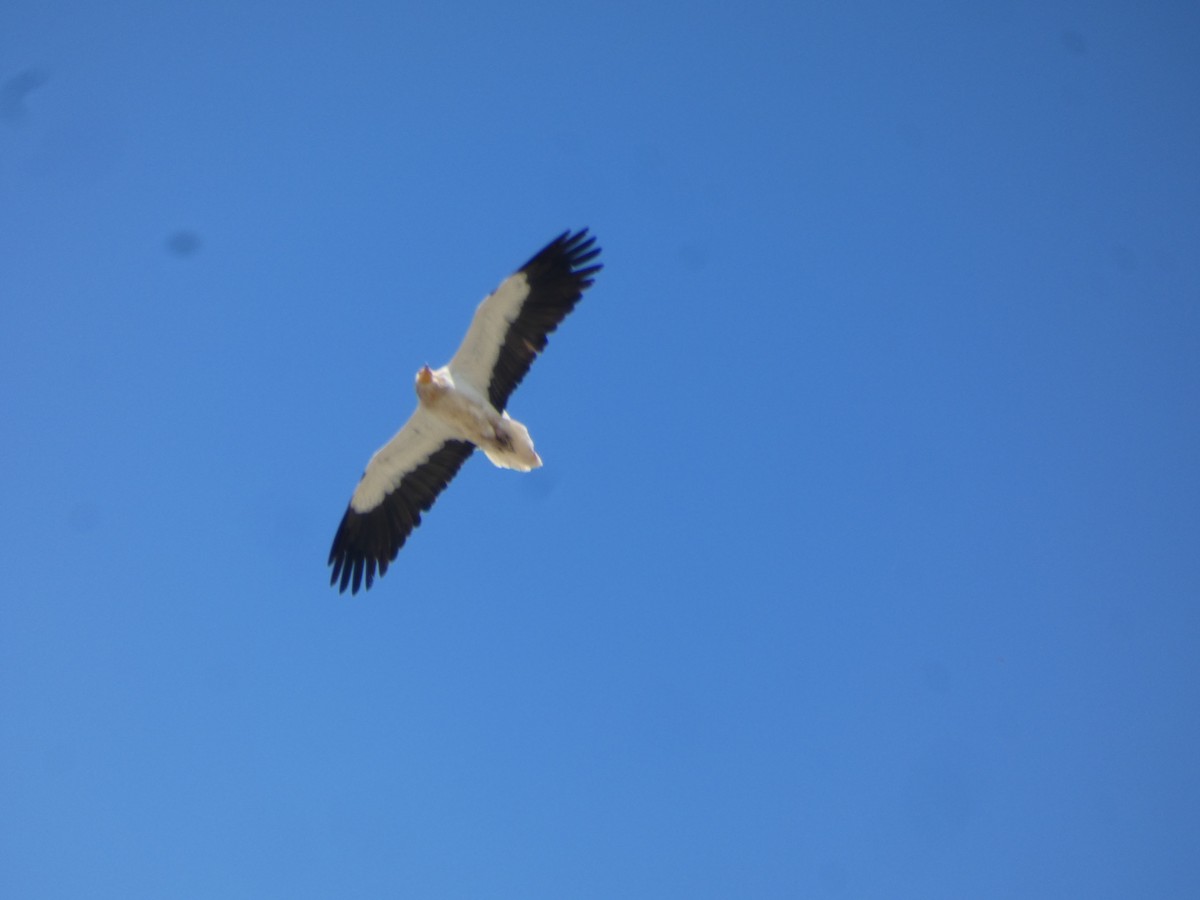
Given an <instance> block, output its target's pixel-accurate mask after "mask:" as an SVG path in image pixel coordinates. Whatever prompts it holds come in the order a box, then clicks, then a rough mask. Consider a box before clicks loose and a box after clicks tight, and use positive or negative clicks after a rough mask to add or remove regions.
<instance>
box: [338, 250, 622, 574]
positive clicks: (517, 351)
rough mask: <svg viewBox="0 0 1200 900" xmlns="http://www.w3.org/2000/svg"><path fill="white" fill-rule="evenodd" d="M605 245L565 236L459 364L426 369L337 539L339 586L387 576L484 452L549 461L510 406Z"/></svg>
mask: <svg viewBox="0 0 1200 900" xmlns="http://www.w3.org/2000/svg"><path fill="white" fill-rule="evenodd" d="M595 244H596V239H595V238H594V237H589V236H588V233H587V229H586V228H585V229H583V230H582V231H577V232H576V233H574V234H571V233H570V232H564V233H563V234H561V235H559V237H557V238H555V239H554V240H553V241H551V242H550V243H549V244H548V245H547V246H546V247H544V248H543V249H542V250H540V251H539V252H538V253H537V254H536V255H535V256H534V257H533V259H531V260H529V262H527V263H525V265H523V266H522V267H521V268H520V269H518V270H517V271H516V272H514V273H513V274H512V275H510V276H509V277H508V278H506V279H504V281H503V282H501V283H500V286H499V287H498V288H496V290H495V291H493V292H492V293H491V294H489V295H488V296H487V297H485V298H484V299H483V302H482V303H480V304H479V308H478V309H476V310H475V318H474V319H472V320H471V327H470V328H469V329H468V330H467V336H466V337H465V338H463V342H462V344H461V345H460V346H459V348H458V350H457V351H456V352H455V354H454V356H453V357H452V358H451V359H450V362H449V364H447V365H445V366H442V368H440V369H432V370H431V369H430V368H429V366H423V367H422V368H421V369H420V371H418V372H417V376H416V390H417V408H416V411H415V412H414V413H413V414H412V415H411V416H410V417H409V419H408V421H407V422H405V423H404V427H403V428H401V429H400V430H399V431H398V432H396V436H395V437H393V438H392V439H391V440H390V441H388V442H387V443H386V444H384V445H383V446H382V447H381V448H379V450H378V451H377V452H376V453H375V455H374V456H372V457H371V461H370V462H369V463H368V464H367V470H366V471H365V472H364V473H363V476H362V480H360V481H359V483H358V487H357V488H355V490H354V494H353V495H352V496H351V498H350V505H349V506H348V507H347V509H346V514H345V515H344V516H342V523H341V525H339V526H338V530H337V534H336V535H334V538H333V547H332V549H330V551H329V565H331V566H333V574H332V575H331V576H330V579H329V583H330V584H331V585H334V584H336V585H337V586H338V590H339V591H345V590H346V588H347V587H349V588H350V592H351V593H352V594H356V593H358V589H359V588H360V587H362V586H364V585H365V587H368V588H369V587H370V586H371V584H372V583H373V582H374V580H375V574H376V572H378V573H379V575H381V576H382V575H383V574H384V573H385V572H387V570H388V566H389V565H390V564H391V563H392V561H393V560H395V558H396V554H397V553H399V552H400V548H401V547H403V546H404V542H405V540H407V539H408V536H409V534H411V533H412V530H413V529H414V528H416V527H417V526H418V525H420V524H421V513H423V512H426V511H428V509H429V508H430V507H431V506H433V502H434V500H436V499H437V497H438V494H440V493H441V492H442V491H443V490H444V489H445V487H446V485H447V484H449V483H450V479H452V478H453V477H454V476H455V475H456V474H457V473H458V470H459V469H460V468H461V467H462V464H463V463H464V462H466V461H467V457H468V456H470V455H471V453H472V452H473V451H474V450H475V448H476V447H479V448H480V449H481V450H483V452H484V453H485V454H486V455H487V458H488V459H490V460H491V461H492V462H493V463H494V464H495V465H497V466H499V467H500V468H503V469H516V470H517V471H519V472H528V471H530V470H531V469H536V468H537V467H538V466H540V465H541V464H542V460H541V457H539V456H538V455H537V452H536V451H535V450H534V449H533V441H532V439H530V437H529V429H527V428H526V427H525V426H524V425H522V424H521V423H520V422H518V421H517V420H516V419H512V418H509V415H508V413H507V412H506V411H505V407H506V406H507V405H508V398H509V395H511V394H512V392H513V391H514V390H515V389H516V387H517V385H519V384H520V383H521V379H523V378H524V377H525V373H526V372H528V371H529V367H530V366H531V365H532V364H533V361H534V359H535V358H536V357H537V355H538V354H539V353H540V352H541V351H542V350H544V349H545V348H546V338H547V335H549V334H550V333H551V332H552V331H554V329H555V328H557V327H558V325H559V323H560V322H561V321H562V320H563V319H564V318H566V315H567V313H569V312H570V311H571V310H572V309H574V308H575V304H576V303H578V302H579V298H580V297H581V296H582V295H583V291H584V290H586V289H587V288H588V287H590V286H591V284H592V280H593V276H595V274H596V273H597V272H598V271H600V268H601V266H600V265H599V264H598V263H593V260H595V259H596V257H597V256H599V255H600V248H599V247H597V246H595ZM589 264H590V265H589Z"/></svg>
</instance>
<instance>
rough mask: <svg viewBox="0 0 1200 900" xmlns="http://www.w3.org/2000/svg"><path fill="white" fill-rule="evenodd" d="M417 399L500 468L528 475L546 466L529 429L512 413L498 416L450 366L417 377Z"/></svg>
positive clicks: (498, 413)
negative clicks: (534, 446) (455, 375)
mask: <svg viewBox="0 0 1200 900" xmlns="http://www.w3.org/2000/svg"><path fill="white" fill-rule="evenodd" d="M417 399H418V400H419V402H420V403H421V405H422V406H424V407H425V409H427V410H428V411H429V412H431V413H433V415H435V416H437V417H438V418H439V419H441V420H442V422H444V423H445V424H446V425H447V426H448V427H449V428H450V429H451V430H452V431H454V432H455V435H456V436H457V437H459V438H461V439H463V440H467V441H470V442H471V443H472V444H474V445H475V446H476V447H479V448H480V449H481V450H483V452H484V453H485V454H487V458H488V459H490V460H491V461H492V462H493V463H495V464H496V465H497V466H499V467H500V468H502V469H516V470H517V471H518V472H528V471H530V470H532V469H536V468H538V467H539V466H540V465H541V464H542V458H541V457H540V456H538V455H537V452H536V451H535V450H534V449H533V440H532V439H531V438H530V437H529V429H528V428H526V427H525V426H524V425H522V424H521V423H520V422H518V421H517V420H516V419H513V418H510V417H509V415H508V413H506V412H497V411H496V408H495V407H494V406H492V404H490V403H488V401H487V400H485V399H484V398H483V393H482V392H481V391H480V390H479V389H478V388H476V387H475V385H473V384H471V382H470V381H468V380H466V379H465V378H464V379H459V380H455V378H454V373H453V371H452V370H451V368H450V367H449V366H442V368H440V369H437V370H436V371H431V370H430V369H429V367H428V366H426V367H425V368H423V369H421V371H420V372H418V373H417Z"/></svg>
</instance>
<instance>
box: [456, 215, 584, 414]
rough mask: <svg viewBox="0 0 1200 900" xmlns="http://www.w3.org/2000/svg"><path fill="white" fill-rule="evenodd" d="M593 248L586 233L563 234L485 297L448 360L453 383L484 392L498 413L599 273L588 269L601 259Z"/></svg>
mask: <svg viewBox="0 0 1200 900" xmlns="http://www.w3.org/2000/svg"><path fill="white" fill-rule="evenodd" d="M595 244H596V239H595V238H594V237H588V233H587V229H586V228H584V229H583V230H582V231H577V232H575V233H574V234H571V233H570V232H563V233H562V234H561V235H559V236H558V237H557V238H555V239H554V240H553V241H551V242H550V243H549V244H548V245H546V247H544V248H543V249H542V250H540V251H539V252H538V253H537V254H536V255H535V256H534V257H533V259H531V260H529V262H527V263H525V265H523V266H522V267H521V268H520V269H519V270H517V271H516V272H514V273H513V274H512V275H510V276H509V277H508V278H506V279H504V281H503V282H501V284H500V286H499V287H498V288H496V290H495V291H493V292H492V293H491V294H489V295H488V296H487V297H485V298H484V300H483V302H482V303H480V304H479V308H478V309H476V310H475V318H474V319H472V320H471V327H470V329H469V330H468V331H467V336H466V337H465V338H463V342H462V344H461V346H459V348H458V352H456V353H455V354H454V358H453V359H451V360H450V372H451V374H453V376H454V380H455V382H461V381H463V380H465V381H467V382H469V383H470V384H471V385H472V386H473V387H475V389H476V390H478V391H480V392H483V391H487V397H488V400H489V402H491V404H492V406H493V407H495V408H496V409H497V410H501V411H502V410H503V409H504V407H505V406H506V405H507V404H508V398H509V395H510V394H512V392H513V391H514V390H516V387H517V385H519V384H520V383H521V379H522V378H524V377H525V373H526V372H528V371H529V367H530V366H531V365H532V364H533V361H534V359H536V358H537V355H538V354H539V353H541V352H542V350H544V349H545V348H546V336H547V335H549V334H550V333H551V332H552V331H554V329H556V328H557V327H558V325H559V323H560V322H561V321H562V320H563V319H565V318H566V316H567V313H569V312H570V311H571V310H572V309H574V308H575V304H576V303H578V302H579V298H580V297H581V296H583V292H584V291H585V290H586V289H587V288H588V287H590V286H591V284H592V280H593V276H594V275H595V274H596V273H597V272H598V271H600V268H601V266H600V265H599V264H598V263H597V264H595V265H587V263H590V262H591V261H592V260H594V259H595V258H596V257H597V256H599V255H600V248H599V247H597V246H595Z"/></svg>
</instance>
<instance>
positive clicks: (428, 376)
mask: <svg viewBox="0 0 1200 900" xmlns="http://www.w3.org/2000/svg"><path fill="white" fill-rule="evenodd" d="M431 381H433V372H431V371H430V370H429V366H421V371H420V372H418V373H417V384H429V382H431Z"/></svg>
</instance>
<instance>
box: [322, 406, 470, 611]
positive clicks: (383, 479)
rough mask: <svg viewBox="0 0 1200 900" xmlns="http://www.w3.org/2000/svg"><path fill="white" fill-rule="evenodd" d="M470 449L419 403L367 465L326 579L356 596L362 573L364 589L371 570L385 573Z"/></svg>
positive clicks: (335, 544) (338, 536)
mask: <svg viewBox="0 0 1200 900" xmlns="http://www.w3.org/2000/svg"><path fill="white" fill-rule="evenodd" d="M474 449H475V447H474V445H472V444H471V443H469V442H467V441H461V440H457V439H455V438H454V437H453V434H452V432H451V431H450V429H449V428H447V427H446V426H445V425H444V424H443V423H442V422H441V421H440V420H439V419H438V418H437V417H436V416H434V415H432V414H431V413H429V412H426V411H425V410H424V409H423V408H421V407H419V406H418V407H417V410H416V412H414V413H413V414H412V416H410V417H409V420H408V421H407V422H405V423H404V427H403V428H401V429H400V430H399V431H398V432H397V433H396V436H395V437H393V438H392V439H391V440H390V441H388V442H387V443H386V444H384V445H383V446H382V447H381V448H379V451H378V452H377V453H376V454H375V455H374V456H372V457H371V461H370V462H369V463H368V464H367V470H366V472H364V473H363V477H362V480H361V481H360V482H359V483H358V487H357V488H356V489H355V491H354V495H353V496H352V497H351V498H350V505H349V506H348V507H347V509H346V514H345V515H344V516H342V524H341V525H339V526H338V530H337V534H336V535H334V538H333V547H332V548H331V549H330V551H329V565H331V566H333V574H332V575H331V576H330V578H329V583H330V584H337V585H338V590H339V591H345V590H346V588H347V587H349V588H350V593H352V594H357V593H358V589H359V587H360V586H362V584H363V581H364V577H365V581H366V587H368V588H369V587H370V586H371V584H372V582H373V581H374V580H375V573H376V570H378V572H379V574H380V575H383V574H384V573H385V572H387V569H388V565H389V564H391V562H392V561H393V560H394V559H395V558H396V554H397V553H399V552H400V548H401V547H403V546H404V542H405V541H406V540H407V539H408V536H409V535H410V534H411V533H412V530H413V529H414V528H416V527H417V526H418V525H420V524H421V513H423V512H426V511H427V510H428V509H429V508H430V507H431V506H433V501H434V500H436V499H437V496H438V494H440V493H441V492H442V491H443V490H444V489H445V487H446V485H448V484H449V483H450V479H452V478H453V477H454V476H455V475H456V474H458V470H459V469H460V468H462V464H463V463H464V462H466V460H467V457H468V456H470V455H471V452H472V451H473V450H474ZM339 582H340V583H339Z"/></svg>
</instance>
